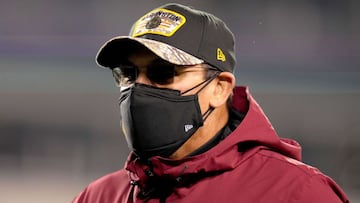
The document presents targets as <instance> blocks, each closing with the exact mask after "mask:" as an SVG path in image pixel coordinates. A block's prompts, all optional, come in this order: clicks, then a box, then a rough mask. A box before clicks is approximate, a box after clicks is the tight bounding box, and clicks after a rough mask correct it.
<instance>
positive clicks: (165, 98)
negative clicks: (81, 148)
mask: <svg viewBox="0 0 360 203" xmlns="http://www.w3.org/2000/svg"><path fill="white" fill-rule="evenodd" d="M97 62H98V64H99V65H100V66H103V67H107V68H109V69H111V70H112V72H113V75H114V77H115V79H116V82H117V84H118V86H119V87H120V91H121V97H120V112H121V116H122V129H123V133H124V135H125V138H126V141H127V143H128V145H129V148H130V149H131V154H130V155H129V158H128V160H127V162H126V165H125V167H124V169H122V170H120V171H117V172H115V173H112V174H109V175H106V176H105V177H102V178H100V179H99V180H96V181H95V182H93V183H91V184H90V185H89V186H88V187H87V188H86V189H85V190H84V191H83V192H82V193H80V194H79V196H77V197H76V198H75V199H74V202H91V203H95V202H101V203H111V202H246V203H248V202H256V203H258V202H276V203H278V202H304V203H305V202H306V203H308V202H326V203H330V202H348V199H347V197H346V195H345V194H344V192H343V191H342V190H341V189H340V188H339V186H338V185H337V184H336V183H335V182H334V181H333V180H332V179H330V178H329V177H327V176H325V175H323V174H322V173H321V172H320V171H319V170H317V169H316V168H313V167H311V166H308V165H306V164H304V163H302V162H301V161H300V159H301V155H300V154H301V152H300V146H299V145H298V144H297V143H296V142H295V141H293V140H289V139H282V138H279V137H278V136H277V134H276V132H275V130H274V129H273V127H272V126H271V124H270V122H269V121H268V119H267V117H266V116H265V115H264V113H263V111H262V110H261V108H260V107H259V106H258V104H257V103H256V101H255V100H254V99H253V98H252V96H251V95H250V93H249V91H248V89H247V88H246V87H235V78H234V75H233V74H232V72H233V71H234V68H235V63H236V60H235V52H234V37H233V34H232V33H231V31H230V30H229V29H228V27H227V26H226V25H225V23H224V22H223V21H221V20H220V19H219V18H217V17H215V16H213V15H212V14H209V13H206V12H202V11H198V10H195V9H192V8H189V7H186V6H183V5H179V4H167V5H164V6H161V7H159V8H157V9H154V10H152V11H150V12H149V13H147V14H146V15H144V16H143V17H141V18H140V19H139V20H138V21H137V22H136V23H135V24H134V26H133V27H132V29H131V31H130V35H129V36H120V37H115V38H113V39H111V40H110V41H108V42H107V43H105V45H104V46H103V47H102V48H101V49H100V51H99V53H98V55H97Z"/></svg>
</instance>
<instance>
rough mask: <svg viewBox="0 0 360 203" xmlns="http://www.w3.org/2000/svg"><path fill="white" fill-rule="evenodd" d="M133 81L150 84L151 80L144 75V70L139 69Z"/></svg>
mask: <svg viewBox="0 0 360 203" xmlns="http://www.w3.org/2000/svg"><path fill="white" fill-rule="evenodd" d="M135 82H136V83H141V84H145V85H151V81H150V80H149V78H148V77H147V76H146V74H145V72H143V71H139V73H138V75H137V78H136V80H135Z"/></svg>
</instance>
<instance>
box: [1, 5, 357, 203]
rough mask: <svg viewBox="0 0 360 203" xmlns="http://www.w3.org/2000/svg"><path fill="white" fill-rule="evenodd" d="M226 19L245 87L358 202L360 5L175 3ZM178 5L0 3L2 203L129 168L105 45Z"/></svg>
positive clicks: (41, 199) (41, 202)
mask: <svg viewBox="0 0 360 203" xmlns="http://www.w3.org/2000/svg"><path fill="white" fill-rule="evenodd" d="M174 1H175V2H179V3H184V4H187V5H192V6H193V7H195V8H200V9H203V10H206V11H209V12H211V13H214V14H215V15H217V16H218V17H220V18H222V19H223V20H224V21H225V22H227V24H228V26H229V27H230V28H231V29H232V30H233V32H234V34H235V36H236V39H237V41H236V46H237V48H236V49H237V60H238V65H237V69H236V72H235V74H236V76H237V84H238V85H247V86H249V87H250V90H251V92H252V94H253V95H254V97H255V98H256V99H257V101H258V102H259V103H260V105H261V106H262V107H263V109H264V111H265V113H266V114H267V115H268V117H269V119H270V120H271V121H272V123H273V125H274V127H275V129H276V130H277V132H278V134H279V135H280V136H281V137H289V138H294V139H296V140H298V141H299V142H300V143H301V144H302V146H303V161H304V162H305V163H308V164H311V165H313V166H315V167H318V168H319V169H320V170H322V171H323V172H324V173H326V174H327V175H329V176H330V177H332V178H333V179H334V180H335V181H337V183H338V184H339V185H340V186H341V187H342V188H343V189H344V190H345V192H346V193H347V194H348V196H349V197H350V199H351V200H352V202H360V173H359V171H360V148H359V146H360V136H359V135H360V125H359V114H360V107H359V104H360V26H359V25H360V10H359V8H360V7H359V6H360V1H357V0H338V1H336V0H311V1H310V0H302V1H289V0H283V1H279V0H274V1H260V0H232V1H231V0H225V1H215V0H207V1H190V0H188V1H176V0H174ZM167 2H169V1H161V0H158V1H145V0H142V1H129V0H124V1H120V0H105V1H100V0H89V1H70V0H62V1H60V0H33V1H21V0H1V7H0V188H1V189H0V202H1V203H13V202H37V203H48V202H52V203H57V202H59V203H60V202H70V201H71V200H72V199H73V198H74V196H75V195H76V194H78V193H79V192H80V191H81V190H82V189H83V188H84V187H86V185H87V184H89V183H90V182H91V181H93V180H95V179H97V178H98V177H101V176H103V175H105V174H107V173H109V172H112V171H115V170H118V169H119V168H121V167H122V166H123V164H124V161H125V159H126V157H127V154H128V148H127V146H126V144H125V141H124V139H123V137H122V135H121V132H120V126H119V120H120V116H119V110H118V104H117V103H118V102H117V99H118V96H119V90H118V89H117V88H116V87H115V86H114V82H113V80H112V76H111V73H110V72H109V71H108V70H105V69H101V68H98V67H97V65H96V63H95V55H96V53H97V51H98V48H99V47H100V46H101V45H102V44H103V43H104V42H105V41H107V40H108V39H110V38H111V37H113V36H116V35H126V34H127V33H128V31H129V29H130V27H131V25H132V23H133V22H135V21H136V20H137V19H138V18H139V17H140V16H142V15H144V14H145V13H146V12H148V11H150V10H151V9H152V8H155V7H157V6H160V5H161V4H164V3H167Z"/></svg>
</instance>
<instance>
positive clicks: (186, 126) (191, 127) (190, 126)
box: [184, 125, 194, 133]
mask: <svg viewBox="0 0 360 203" xmlns="http://www.w3.org/2000/svg"><path fill="white" fill-rule="evenodd" d="M184 127H185V132H186V133H187V132H188V131H189V130H191V129H193V127H194V126H193V125H185V126H184Z"/></svg>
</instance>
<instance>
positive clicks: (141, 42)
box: [96, 36, 204, 68]
mask: <svg viewBox="0 0 360 203" xmlns="http://www.w3.org/2000/svg"><path fill="white" fill-rule="evenodd" d="M139 46H143V47H146V48H147V49H149V50H150V51H152V52H153V53H154V54H156V55H157V56H159V57H160V58H162V59H164V60H166V61H168V62H170V63H173V64H176V65H196V64H201V63H204V61H203V60H202V59H199V58H197V57H195V56H192V55H191V54H188V53H186V52H184V51H182V50H180V49H178V48H175V47H173V46H171V45H168V44H165V43H163V42H159V41H155V40H151V39H144V38H136V37H130V36H118V37H115V38H112V39H110V40H109V41H107V42H106V43H105V44H104V45H103V46H102V47H101V48H100V50H99V52H98V53H97V56H96V62H97V63H98V64H99V65H100V66H102V67H107V68H115V67H117V66H118V65H120V64H121V63H122V62H124V61H126V60H127V58H128V57H129V55H130V54H131V53H133V52H135V51H136V47H139Z"/></svg>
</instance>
